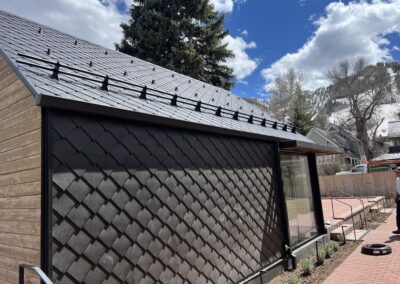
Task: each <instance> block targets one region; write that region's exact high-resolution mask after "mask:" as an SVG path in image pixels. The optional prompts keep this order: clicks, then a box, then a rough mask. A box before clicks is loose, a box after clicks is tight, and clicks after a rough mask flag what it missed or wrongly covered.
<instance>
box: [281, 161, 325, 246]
mask: <svg viewBox="0 0 400 284" xmlns="http://www.w3.org/2000/svg"><path fill="white" fill-rule="evenodd" d="M281 167H282V178H283V190H284V193H285V199H286V207H287V211H288V212H287V213H288V219H289V233H290V245H291V246H296V245H297V244H299V243H301V242H303V241H305V240H307V239H309V238H312V237H313V236H315V235H317V234H318V230H317V225H316V220H315V212H314V199H313V195H312V190H311V182H310V173H309V168H308V158H307V156H305V155H297V154H281Z"/></svg>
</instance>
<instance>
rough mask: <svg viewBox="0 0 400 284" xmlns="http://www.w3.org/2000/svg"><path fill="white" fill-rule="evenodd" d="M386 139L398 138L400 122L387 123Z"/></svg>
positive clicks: (399, 135) (399, 136)
mask: <svg viewBox="0 0 400 284" xmlns="http://www.w3.org/2000/svg"><path fill="white" fill-rule="evenodd" d="M388 138H400V120H398V121H390V122H389V127H388Z"/></svg>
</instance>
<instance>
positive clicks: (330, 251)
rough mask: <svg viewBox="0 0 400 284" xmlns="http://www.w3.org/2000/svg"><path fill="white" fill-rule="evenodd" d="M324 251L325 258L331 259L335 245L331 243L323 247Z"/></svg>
mask: <svg viewBox="0 0 400 284" xmlns="http://www.w3.org/2000/svg"><path fill="white" fill-rule="evenodd" d="M323 250H324V251H325V257H326V258H330V257H331V255H332V254H333V245H332V243H331V242H329V243H326V244H325V245H324V247H323Z"/></svg>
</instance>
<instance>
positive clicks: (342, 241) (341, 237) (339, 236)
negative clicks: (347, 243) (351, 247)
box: [337, 235, 344, 244]
mask: <svg viewBox="0 0 400 284" xmlns="http://www.w3.org/2000/svg"><path fill="white" fill-rule="evenodd" d="M337 240H338V242H339V243H341V244H343V243H344V238H343V236H342V235H338V236H337Z"/></svg>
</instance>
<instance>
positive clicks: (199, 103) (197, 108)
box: [194, 101, 201, 111]
mask: <svg viewBox="0 0 400 284" xmlns="http://www.w3.org/2000/svg"><path fill="white" fill-rule="evenodd" d="M194 110H195V111H201V101H198V102H197V105H196V108H195V109H194Z"/></svg>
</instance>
